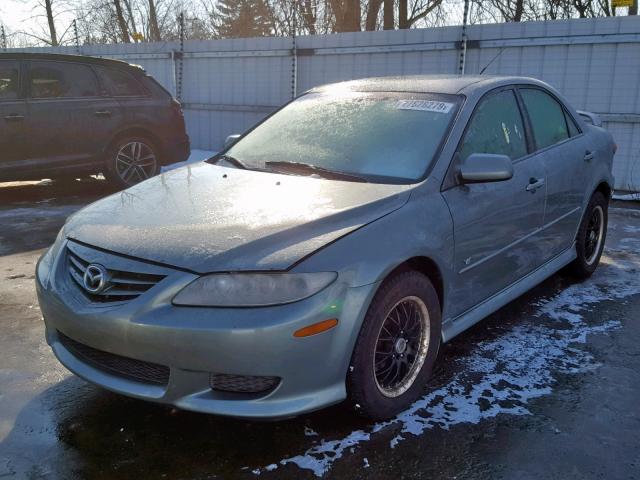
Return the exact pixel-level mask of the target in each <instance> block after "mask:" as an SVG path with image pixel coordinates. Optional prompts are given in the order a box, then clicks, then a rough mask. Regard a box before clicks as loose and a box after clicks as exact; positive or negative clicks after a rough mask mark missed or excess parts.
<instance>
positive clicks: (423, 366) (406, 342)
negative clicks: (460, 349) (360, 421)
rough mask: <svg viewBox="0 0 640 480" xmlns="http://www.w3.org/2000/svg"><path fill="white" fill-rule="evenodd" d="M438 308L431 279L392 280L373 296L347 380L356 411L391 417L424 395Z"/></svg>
mask: <svg viewBox="0 0 640 480" xmlns="http://www.w3.org/2000/svg"><path fill="white" fill-rule="evenodd" d="M440 315H441V314H440V305H439V302H438V296H437V294H436V291H435V289H434V287H433V285H432V284H431V282H430V281H429V279H428V278H427V277H426V276H424V275H422V274H421V273H419V272H416V271H408V272H404V273H400V274H397V275H394V276H393V277H391V278H390V279H388V280H386V281H385V282H384V283H383V284H382V286H381V287H380V289H379V290H378V292H377V293H376V295H375V297H374V299H373V301H372V302H371V305H370V306H369V310H368V311H367V314H366V316H365V319H364V323H363V325H362V329H361V331H360V335H359V336H358V340H357V343H356V346H355V349H354V352H353V356H352V359H351V367H350V368H349V373H348V375H347V391H348V393H349V399H350V401H351V403H352V404H353V405H354V407H355V408H356V409H357V410H358V412H359V413H361V414H362V415H364V416H366V417H368V418H371V419H373V420H382V419H386V418H390V417H392V416H394V415H396V414H397V413H399V412H401V411H402V410H404V409H406V408H407V407H409V406H410V405H411V404H412V403H413V402H415V401H416V400H417V399H418V398H420V396H421V395H422V394H423V393H424V392H425V390H426V386H427V381H428V380H429V378H430V376H431V372H432V370H433V365H434V363H435V361H436V357H437V355H438V349H439V347H440V337H441V316H440Z"/></svg>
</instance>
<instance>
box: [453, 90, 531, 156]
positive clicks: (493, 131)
mask: <svg viewBox="0 0 640 480" xmlns="http://www.w3.org/2000/svg"><path fill="white" fill-rule="evenodd" d="M458 152H459V154H460V158H461V160H465V159H466V158H467V157H468V156H469V155H471V154H472V153H493V154H498V155H508V156H509V158H511V160H515V159H517V158H520V157H523V156H524V155H526V154H527V140H526V137H525V132H524V124H523V121H522V115H521V113H520V108H519V107H518V102H517V100H516V96H515V94H514V92H513V90H503V91H501V92H498V93H492V94H490V95H489V96H487V97H485V98H483V99H482V100H481V101H480V104H479V105H478V107H477V108H476V111H475V112H474V114H473V117H472V119H471V121H470V122H469V125H468V127H467V131H466V132H465V135H464V139H463V141H462V145H461V146H460V148H459V150H458Z"/></svg>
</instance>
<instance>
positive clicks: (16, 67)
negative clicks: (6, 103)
mask: <svg viewBox="0 0 640 480" xmlns="http://www.w3.org/2000/svg"><path fill="white" fill-rule="evenodd" d="M19 94H20V62H17V61H13V60H2V61H0V101H2V100H13V99H16V98H18V96H19Z"/></svg>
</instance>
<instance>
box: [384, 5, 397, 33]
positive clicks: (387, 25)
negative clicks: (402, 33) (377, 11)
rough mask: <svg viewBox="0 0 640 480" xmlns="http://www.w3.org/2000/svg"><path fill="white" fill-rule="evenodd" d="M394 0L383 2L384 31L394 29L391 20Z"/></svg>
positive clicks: (392, 20) (393, 23)
mask: <svg viewBox="0 0 640 480" xmlns="http://www.w3.org/2000/svg"><path fill="white" fill-rule="evenodd" d="M393 10H394V0H384V10H383V15H384V19H383V28H384V29H385V30H393V29H394V28H395V21H394V19H393V13H394V12H393Z"/></svg>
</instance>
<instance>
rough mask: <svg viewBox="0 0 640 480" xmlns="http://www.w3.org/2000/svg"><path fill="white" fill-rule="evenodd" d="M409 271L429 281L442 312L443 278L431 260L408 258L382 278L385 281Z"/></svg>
mask: <svg viewBox="0 0 640 480" xmlns="http://www.w3.org/2000/svg"><path fill="white" fill-rule="evenodd" d="M409 270H414V271H417V272H420V273H422V274H423V275H424V276H426V277H427V278H428V279H429V280H430V281H431V283H432V284H433V288H435V290H436V294H437V295H438V302H439V303H440V310H441V311H442V310H443V307H444V295H445V289H444V278H443V276H442V271H441V269H440V267H439V266H438V264H437V263H436V262H435V261H434V260H433V259H432V258H430V257H426V256H416V257H411V258H408V259H407V260H405V261H404V262H402V263H400V264H399V265H397V266H396V267H395V268H394V269H393V270H391V271H390V272H389V273H387V274H386V275H385V276H384V279H385V280H386V279H387V278H390V277H392V276H393V275H396V274H398V273H402V272H406V271H409Z"/></svg>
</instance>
